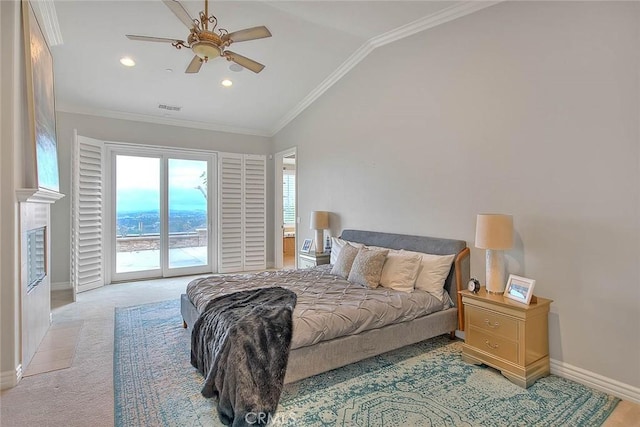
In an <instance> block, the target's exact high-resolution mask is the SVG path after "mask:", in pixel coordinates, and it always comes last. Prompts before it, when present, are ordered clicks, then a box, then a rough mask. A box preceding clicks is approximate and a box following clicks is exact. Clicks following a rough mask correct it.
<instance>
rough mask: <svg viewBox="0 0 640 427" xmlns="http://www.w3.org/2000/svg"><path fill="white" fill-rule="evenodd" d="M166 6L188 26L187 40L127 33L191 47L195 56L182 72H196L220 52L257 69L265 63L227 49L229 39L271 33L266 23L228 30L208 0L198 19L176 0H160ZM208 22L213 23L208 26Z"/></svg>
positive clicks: (240, 38)
mask: <svg viewBox="0 0 640 427" xmlns="http://www.w3.org/2000/svg"><path fill="white" fill-rule="evenodd" d="M162 1H163V2H164V4H166V5H167V7H168V8H169V9H171V11H172V12H173V13H174V14H175V15H176V16H177V17H178V19H179V20H180V21H182V23H184V25H186V26H187V28H189V35H188V36H187V41H186V42H185V41H184V40H176V39H168V38H162V37H148V36H135V35H131V34H127V37H128V38H129V39H130V40H140V41H149V42H160V43H171V45H172V46H173V47H175V48H176V49H182V48H183V47H186V48H188V49H191V50H192V51H193V53H194V54H195V56H194V57H193V59H192V60H191V62H190V63H189V65H188V66H187V69H186V70H185V73H197V72H198V71H200V67H202V64H203V63H204V62H207V61H209V60H210V59H214V58H217V57H218V56H221V57H223V58H226V59H227V61H233V62H235V63H236V64H238V65H241V66H242V67H244V68H246V69H248V70H251V71H253V72H254V73H259V72H260V71H262V69H263V68H264V65H262V64H260V63H259V62H256V61H254V60H253V59H249V58H247V57H245V56H242V55H240V54H237V53H235V52H232V51H230V50H227V48H228V47H229V46H230V45H231V44H232V43H238V42H244V41H248V40H255V39H262V38H265V37H271V33H270V32H269V30H268V29H267V27H265V26H260V27H252V28H246V29H244V30H239V31H234V32H233V33H230V32H228V31H227V30H225V29H224V28H218V29H217V33H216V32H215V31H216V27H217V26H218V19H217V18H216V17H215V16H213V15H209V0H205V1H204V11H201V12H200V15H199V19H194V18H192V17H191V16H190V15H189V12H187V10H186V9H185V8H184V6H182V4H180V2H178V0H162ZM209 24H212V26H211V29H209Z"/></svg>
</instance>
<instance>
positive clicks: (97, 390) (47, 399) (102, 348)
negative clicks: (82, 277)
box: [0, 278, 640, 427]
mask: <svg viewBox="0 0 640 427" xmlns="http://www.w3.org/2000/svg"><path fill="white" fill-rule="evenodd" d="M190 279H191V278H172V279H162V280H153V281H146V282H133V283H126V284H118V285H111V286H106V287H104V288H100V289H97V290H94V291H89V292H85V293H82V294H79V295H78V301H77V302H76V303H71V302H70V293H68V292H64V291H62V292H60V291H57V292H53V295H52V308H53V321H54V324H57V323H65V322H73V321H83V323H82V328H81V330H80V336H79V338H78V342H77V347H76V351H75V356H74V358H73V361H72V365H71V367H69V368H67V369H61V370H57V371H52V372H47V373H42V374H38V375H33V376H30V377H26V378H24V379H23V380H22V381H21V382H20V384H19V385H18V386H17V387H14V388H12V389H10V390H5V391H3V392H2V393H0V426H2V427H14V426H20V427H22V426H25V427H30V426H65V427H76V426H77V427H86V426H91V427H99V426H112V425H113V414H114V410H113V335H114V307H124V306H130V305H138V304H144V303H149V302H156V301H164V300H168V299H171V298H179V296H180V294H181V293H183V292H184V290H185V287H186V284H187V283H188V281H189V280H190ZM638 420H640V406H639V405H636V404H632V403H628V402H621V403H620V404H619V405H618V407H617V408H616V410H615V411H614V413H613V414H612V416H611V417H609V419H608V420H607V422H606V423H605V426H618V425H619V426H631V425H638Z"/></svg>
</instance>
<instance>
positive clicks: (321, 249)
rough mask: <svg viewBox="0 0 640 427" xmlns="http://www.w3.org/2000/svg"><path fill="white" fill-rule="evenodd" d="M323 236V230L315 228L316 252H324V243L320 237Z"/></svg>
mask: <svg viewBox="0 0 640 427" xmlns="http://www.w3.org/2000/svg"><path fill="white" fill-rule="evenodd" d="M323 237H324V230H316V254H322V253H324V244H323V243H322V238H323Z"/></svg>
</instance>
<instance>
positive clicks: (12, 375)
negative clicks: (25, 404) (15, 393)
mask: <svg viewBox="0 0 640 427" xmlns="http://www.w3.org/2000/svg"><path fill="white" fill-rule="evenodd" d="M21 379H22V365H21V364H20V365H18V366H16V369H15V370H14V371H4V372H0V390H6V389H8V388H12V387H15V386H17V385H18V383H19V382H20V380H21Z"/></svg>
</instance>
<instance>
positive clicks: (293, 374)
mask: <svg viewBox="0 0 640 427" xmlns="http://www.w3.org/2000/svg"><path fill="white" fill-rule="evenodd" d="M341 238H342V239H344V240H348V241H351V242H357V243H362V244H365V245H368V246H381V247H385V248H391V249H406V250H410V251H416V252H424V253H428V254H434V255H450V254H456V257H455V259H454V261H453V266H452V268H451V271H450V272H449V275H448V276H447V279H446V281H445V289H446V290H447V291H448V292H449V295H450V296H451V300H452V301H454V303H455V305H456V306H455V307H452V308H449V309H447V310H443V311H438V312H436V313H432V314H429V315H427V316H422V317H419V318H417V319H414V320H412V321H410V322H403V323H398V324H394V325H389V326H385V327H383V328H379V329H372V330H369V331H365V332H362V333H360V334H357V335H349V336H346V337H340V338H335V339H332V340H329V341H323V342H320V343H318V344H314V345H311V346H307V347H301V348H296V349H293V350H291V352H290V353H289V363H288V365H287V373H286V375H285V379H284V382H285V383H292V382H295V381H298V380H301V379H303V378H307V377H310V376H313V375H317V374H320V373H322V372H326V371H330V370H332V369H336V368H340V367H342V366H345V365H349V364H351V363H354V362H358V361H360V360H364V359H367V358H369V357H372V356H377V355H378V354H382V353H386V352H387V351H391V350H395V349H398V348H401V347H404V346H406V345H410V344H414V343H417V342H420V341H423V340H426V339H429V338H433V337H435V336H438V335H442V334H447V333H449V334H451V336H453V335H454V334H455V330H456V329H459V330H463V329H464V314H463V312H462V308H463V305H462V297H461V296H460V294H459V293H458V291H459V290H462V289H463V286H465V285H466V283H467V282H468V281H469V279H470V258H469V248H468V247H467V244H466V242H465V241H463V240H452V239H441V238H436V237H422V236H410V235H405V234H392V233H381V232H377V231H362V230H344V231H343V232H342V236H341ZM180 302H181V304H180V311H181V313H182V318H183V320H184V326H185V327H187V325H193V324H194V323H195V321H196V320H197V319H198V316H199V313H198V310H197V309H196V308H195V306H194V305H193V304H192V303H191V301H189V298H188V297H187V295H186V294H183V295H182V296H181V299H180Z"/></svg>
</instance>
